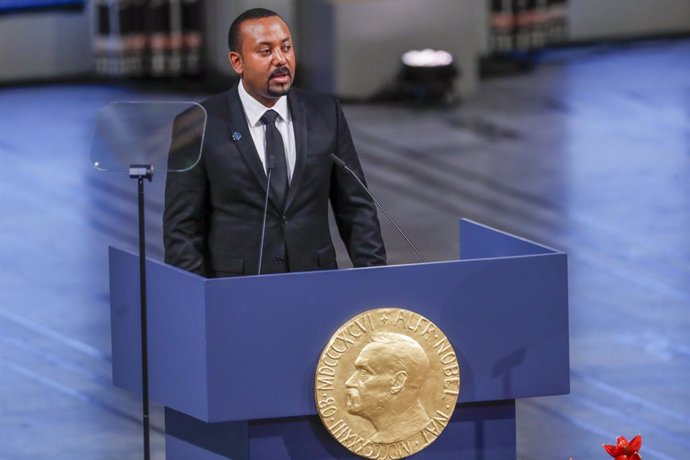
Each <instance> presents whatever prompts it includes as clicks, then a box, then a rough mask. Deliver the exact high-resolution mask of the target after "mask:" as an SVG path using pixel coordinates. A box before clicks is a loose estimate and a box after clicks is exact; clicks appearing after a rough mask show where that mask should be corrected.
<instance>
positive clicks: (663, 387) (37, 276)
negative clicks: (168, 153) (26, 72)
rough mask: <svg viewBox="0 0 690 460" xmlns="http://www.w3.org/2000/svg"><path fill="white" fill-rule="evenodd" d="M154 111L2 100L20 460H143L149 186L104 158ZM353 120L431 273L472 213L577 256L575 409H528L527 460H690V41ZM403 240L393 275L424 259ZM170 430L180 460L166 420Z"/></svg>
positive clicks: (568, 401) (1, 381)
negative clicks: (142, 219)
mask: <svg viewBox="0 0 690 460" xmlns="http://www.w3.org/2000/svg"><path fill="white" fill-rule="evenodd" d="M148 97H152V96H151V95H147V94H145V93H143V92H140V91H134V90H132V89H127V88H125V87H122V86H118V85H95V84H92V85H54V86H45V87H40V86H32V87H25V88H18V87H15V88H5V89H1V90H0V107H1V108H2V110H0V168H2V175H3V178H2V180H1V181H0V197H1V199H0V215H2V216H3V217H2V219H1V220H0V460H20V459H31V460H38V459H51V460H60V459H113V460H115V459H137V458H141V454H140V449H141V425H140V423H139V422H138V419H139V410H140V407H139V403H138V402H137V401H136V400H133V399H132V398H130V397H129V396H128V395H127V394H124V393H123V392H120V391H119V390H117V389H115V388H113V387H112V385H111V383H110V358H109V354H110V329H109V310H108V281H107V271H106V270H107V247H108V245H115V246H119V247H124V248H130V249H134V248H136V201H135V197H136V195H135V192H136V187H135V185H136V184H135V183H134V182H133V181H131V180H130V179H128V178H127V177H126V176H124V175H119V174H116V173H102V172H97V171H96V170H94V169H93V168H92V166H91V165H90V163H89V148H90V143H91V136H92V132H93V126H94V118H95V113H96V111H97V110H98V108H99V107H101V106H103V105H104V104H106V103H108V102H110V101H113V100H122V99H145V98H148ZM156 97H160V94H158V95H156ZM180 97H181V96H175V95H170V98H180ZM187 97H190V96H187ZM200 97H202V96H201V95H198V96H196V97H192V98H193V99H198V98H200ZM345 111H346V114H347V116H348V120H349V122H350V127H351V130H352V134H353V137H354V139H355V143H356V146H357V148H358V150H359V152H360V156H361V158H362V161H363V163H364V166H365V171H366V174H367V179H368V181H369V183H370V185H371V188H372V190H373V191H374V192H375V193H376V194H377V196H378V198H379V200H380V201H381V202H383V203H384V205H386V206H387V207H388V208H389V211H390V212H391V213H392V214H393V215H394V216H397V218H398V219H399V221H400V222H399V223H400V225H401V226H402V227H403V228H404V229H405V230H406V231H407V232H408V233H409V235H410V236H411V238H412V239H413V240H414V241H415V243H416V244H417V245H418V246H419V248H420V249H421V250H422V252H423V253H424V254H425V255H426V256H427V258H429V259H430V260H447V259H453V258H456V257H457V253H458V249H459V248H458V242H457V219H458V218H459V217H468V218H471V219H474V220H477V221H479V222H483V223H486V224H489V225H491V226H494V227H497V228H500V229H503V230H507V231H509V232H512V233H516V234H519V235H522V236H525V237H527V238H530V239H534V240H536V241H539V242H541V243H545V244H548V245H550V246H553V247H556V248H559V249H562V250H565V251H566V252H568V254H569V263H570V265H569V270H570V278H569V281H570V321H571V367H572V393H571V394H570V395H568V396H559V397H551V398H542V399H533V400H526V401H521V402H520V403H519V405H518V451H519V458H520V459H525V460H527V459H535V460H536V459H567V458H568V457H570V456H573V457H574V459H575V460H585V459H596V458H602V459H603V458H608V456H607V454H606V453H605V452H604V451H603V450H602V449H601V444H602V443H612V442H614V440H615V437H616V436H617V435H619V434H624V435H626V436H628V437H629V438H630V437H632V436H634V435H635V434H637V433H642V435H643V438H644V442H643V447H642V451H641V454H642V455H643V458H644V459H645V460H654V459H658V460H668V459H684V458H686V457H687V454H686V453H687V451H688V448H690V385H689V384H688V381H689V380H690V334H689V333H688V331H689V330H690V283H689V281H690V42H689V41H687V40H686V41H654V42H646V43H639V44H634V45H626V46H610V47H596V48H587V49H573V50H568V51H562V52H558V53H552V54H550V55H548V56H546V57H545V58H544V59H543V60H542V62H541V63H540V65H539V66H538V67H537V70H536V71H535V72H533V73H530V74H526V75H522V76H517V77H511V78H501V79H494V80H489V81H486V82H484V83H483V84H482V86H481V89H480V91H479V92H478V93H477V94H476V95H474V96H472V97H470V98H469V99H468V100H466V101H465V103H464V104H463V105H462V106H461V107H458V108H454V109H448V110H440V111H439V110H413V109H409V108H402V107H384V106H367V105H357V106H346V107H345ZM161 179H162V176H158V177H156V178H155V180H154V183H153V184H151V185H150V186H149V185H148V184H147V209H148V216H147V217H148V227H147V232H148V240H149V246H148V250H149V254H150V255H151V256H152V257H156V258H160V257H161V255H162V252H161V242H160V234H161V229H160V214H161V211H162V198H161V194H162V184H163V183H162V181H161ZM383 225H384V237H385V239H386V243H387V246H388V248H389V253H390V261H391V263H405V262H414V261H416V259H415V255H414V254H413V253H412V252H411V251H410V250H409V249H408V248H407V246H406V244H405V242H404V241H402V240H401V239H400V237H399V236H397V235H396V234H395V231H394V229H393V228H392V227H391V226H390V225H388V224H387V223H385V222H384V223H383ZM341 261H344V259H342V251H341ZM153 425H154V433H153V441H152V442H153V444H152V447H153V450H154V458H156V459H162V458H164V443H163V438H162V436H161V429H162V425H163V423H162V417H161V415H160V409H159V408H154V414H153Z"/></svg>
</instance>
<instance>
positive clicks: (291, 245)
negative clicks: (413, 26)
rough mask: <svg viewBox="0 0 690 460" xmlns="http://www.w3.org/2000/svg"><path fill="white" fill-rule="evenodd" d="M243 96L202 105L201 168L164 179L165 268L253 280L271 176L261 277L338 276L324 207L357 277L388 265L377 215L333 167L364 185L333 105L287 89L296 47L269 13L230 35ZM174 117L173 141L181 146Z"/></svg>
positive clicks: (261, 12)
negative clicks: (323, 272)
mask: <svg viewBox="0 0 690 460" xmlns="http://www.w3.org/2000/svg"><path fill="white" fill-rule="evenodd" d="M228 42H229V47H230V52H229V53H228V58H229V60H230V64H231V65H232V67H233V69H234V70H235V71H236V72H237V73H238V74H239V75H240V77H241V80H240V82H239V84H238V85H237V86H235V87H234V88H232V89H231V90H230V91H228V92H227V93H223V94H220V95H217V96H214V97H211V98H210V99H207V100H206V101H204V102H203V103H202V106H203V107H204V109H205V110H206V112H207V122H206V130H205V134H204V140H203V148H202V154H201V158H200V160H199V162H198V163H197V164H196V165H195V166H194V167H193V168H192V169H191V170H189V171H186V172H170V173H168V178H167V183H166V193H165V213H164V240H165V260H166V262H168V263H170V264H173V265H176V266H179V267H181V268H184V269H187V270H190V271H193V272H195V273H198V274H201V275H204V276H207V277H221V276H234V275H243V274H244V275H251V274H256V273H257V271H258V263H259V248H260V241H261V233H262V231H261V229H262V222H263V212H264V204H265V194H266V183H267V176H268V171H269V170H270V171H271V186H270V192H269V201H268V208H267V209H268V211H267V217H266V230H265V243H264V247H263V257H262V270H261V272H262V273H281V272H287V271H293V272H294V271H307V270H319V269H332V268H337V265H336V260H335V259H336V254H335V249H334V247H333V243H332V241H331V237H330V231H329V225H328V202H329V199H330V202H331V206H332V208H333V212H334V215H335V218H336V222H337V225H338V230H339V232H340V236H341V237H342V239H343V241H344V243H345V245H346V247H347V250H348V253H349V256H350V259H351V260H352V263H353V265H354V266H356V267H362V266H373V265H383V264H385V262H386V254H385V248H384V245H383V240H382V238H381V231H380V227H379V222H378V218H377V215H376V207H375V205H374V203H373V202H372V200H371V199H370V198H369V197H368V196H367V195H366V193H365V192H364V191H363V190H362V189H361V187H360V186H359V185H358V184H357V183H356V180H355V179H354V178H353V177H352V176H351V175H350V174H349V173H348V172H347V171H345V170H344V169H343V168H340V167H337V166H335V165H334V163H333V161H332V159H331V158H330V154H335V155H337V156H338V157H339V158H340V159H341V160H343V161H344V162H345V163H346V164H347V165H348V166H349V167H350V168H351V169H352V170H353V171H354V172H355V173H356V174H357V175H358V176H359V177H360V178H361V179H363V175H362V169H361V167H360V163H359V160H358V158H357V153H356V152H355V148H354V145H353V143H352V138H351V136H350V132H349V129H348V126H347V123H346V121H345V118H344V116H343V112H342V110H341V108H340V105H339V104H338V102H337V101H336V100H335V99H334V98H332V97H328V96H323V95H319V94H315V93H311V92H308V91H304V90H300V89H296V88H291V86H292V82H293V78H294V75H295V54H294V50H293V47H292V37H291V34H290V30H289V28H288V26H287V24H285V22H284V21H283V20H282V18H280V17H279V16H278V15H277V14H276V13H274V12H272V11H270V10H265V9H253V10H249V11H246V12H245V13H243V14H242V15H240V16H239V17H238V18H237V19H235V21H234V22H233V24H232V26H231V27H230V31H229V34H228ZM183 118H184V117H178V120H177V121H176V126H175V127H174V137H178V136H182V134H181V133H183V132H184V130H185V128H184V126H182V125H183V124H184V120H183Z"/></svg>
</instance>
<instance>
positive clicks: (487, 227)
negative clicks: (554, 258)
mask: <svg viewBox="0 0 690 460" xmlns="http://www.w3.org/2000/svg"><path fill="white" fill-rule="evenodd" d="M459 224H460V228H462V225H463V224H470V225H474V226H476V227H481V228H483V229H485V230H489V231H491V232H494V233H498V234H500V235H503V236H507V237H509V238H514V239H516V240H519V241H523V242H525V243H528V244H531V245H533V246H538V247H540V248H543V249H544V250H546V251H547V252H546V253H544V254H543V255H548V254H549V253H551V254H567V253H566V252H565V251H563V250H561V249H557V248H554V247H552V246H548V245H546V244H544V243H539V242H537V241H534V240H530V239H529V238H525V237H523V236H519V235H516V234H514V233H510V232H507V231H505V230H501V229H498V228H495V227H491V226H490V225H486V224H482V223H481V222H477V221H476V220H472V219H468V218H466V217H461V218H460V221H459ZM536 255H537V254H525V255H524V256H527V257H535V256H536ZM524 256H504V257H501V256H498V257H487V258H486V259H494V258H496V259H507V258H509V257H524ZM482 259H484V258H482Z"/></svg>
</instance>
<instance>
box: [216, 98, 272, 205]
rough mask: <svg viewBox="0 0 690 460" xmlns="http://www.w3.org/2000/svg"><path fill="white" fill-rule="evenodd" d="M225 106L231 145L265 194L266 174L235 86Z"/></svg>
mask: <svg viewBox="0 0 690 460" xmlns="http://www.w3.org/2000/svg"><path fill="white" fill-rule="evenodd" d="M225 105H226V109H227V111H228V116H227V117H226V118H225V119H226V121H227V124H228V129H229V130H230V131H229V137H230V138H231V139H232V143H234V144H235V145H236V146H237V149H238V150H239V151H240V154H242V158H243V159H244V161H245V163H246V164H247V167H248V168H249V170H250V171H251V172H252V174H253V175H254V177H255V178H256V181H257V182H258V183H259V186H260V187H261V190H262V191H263V192H264V193H266V172H265V171H264V166H263V164H262V163H261V160H260V159H259V154H258V153H257V151H256V146H255V145H254V141H253V140H252V135H251V133H250V132H249V127H248V126H247V117H246V116H245V115H244V109H243V108H242V102H241V101H240V96H239V93H238V92H237V85H235V87H234V88H232V89H231V90H230V91H229V92H228V97H227V99H226V104H225Z"/></svg>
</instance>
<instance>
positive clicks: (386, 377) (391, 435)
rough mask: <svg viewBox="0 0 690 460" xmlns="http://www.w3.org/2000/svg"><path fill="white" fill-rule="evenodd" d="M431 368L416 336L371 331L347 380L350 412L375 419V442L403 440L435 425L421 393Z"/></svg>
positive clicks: (371, 421)
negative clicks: (431, 422) (429, 425)
mask: <svg viewBox="0 0 690 460" xmlns="http://www.w3.org/2000/svg"><path fill="white" fill-rule="evenodd" d="M430 369H431V366H430V363H429V358H428V357H427V355H426V352H425V351H424V349H423V348H422V346H421V345H420V344H419V343H418V342H417V341H416V340H414V339H412V338H410V337H408V336H406V335H403V334H398V333H386V332H380V333H374V334H372V335H371V340H370V342H369V343H367V345H365V346H364V348H362V350H361V352H360V353H359V355H358V356H357V358H356V359H355V362H354V370H353V372H352V374H351V375H350V377H349V378H348V379H347V381H346V382H345V387H346V395H347V403H346V411H347V412H348V413H350V414H352V415H355V416H358V417H361V418H364V419H366V420H368V421H369V422H370V423H371V424H372V426H373V428H374V430H375V431H374V434H373V435H372V436H371V437H370V438H369V441H371V442H375V443H381V444H386V443H393V442H398V441H402V440H405V439H407V438H409V437H411V436H414V435H415V434H417V433H418V432H420V431H421V430H422V429H423V428H424V427H425V426H426V425H427V424H429V422H430V421H431V418H430V417H429V414H428V413H427V410H426V409H425V408H424V405H423V404H422V401H421V395H422V388H423V386H424V383H425V381H426V379H427V376H428V375H429V371H430Z"/></svg>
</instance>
